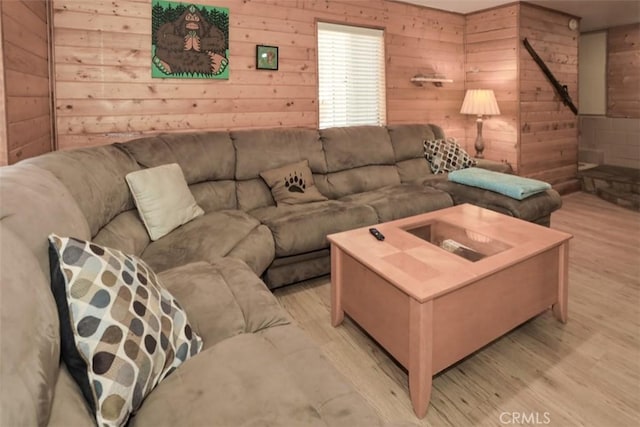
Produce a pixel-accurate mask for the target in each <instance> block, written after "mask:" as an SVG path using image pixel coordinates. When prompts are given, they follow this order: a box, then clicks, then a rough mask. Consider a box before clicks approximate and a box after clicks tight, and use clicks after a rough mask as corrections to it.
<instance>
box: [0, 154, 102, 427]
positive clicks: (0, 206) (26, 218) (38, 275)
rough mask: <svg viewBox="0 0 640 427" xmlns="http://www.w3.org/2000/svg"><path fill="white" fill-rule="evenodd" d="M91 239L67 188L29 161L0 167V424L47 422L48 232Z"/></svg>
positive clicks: (53, 361)
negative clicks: (0, 359) (0, 358)
mask: <svg viewBox="0 0 640 427" xmlns="http://www.w3.org/2000/svg"><path fill="white" fill-rule="evenodd" d="M51 232H57V233H65V234H73V235H75V236H80V237H81V238H89V236H90V232H89V225H88V224H87V221H86V220H85V218H84V215H83V213H82V211H81V209H80V207H79V206H78V204H77V203H76V202H75V200H74V198H73V197H72V195H71V193H70V192H69V190H68V189H67V187H65V186H64V185H63V184H62V183H61V182H60V181H59V180H58V179H57V178H56V177H55V176H54V175H53V174H52V173H51V172H48V171H46V170H43V169H40V168H38V167H36V166H33V165H27V164H18V165H13V166H6V167H2V168H0V254H2V255H1V256H0V286H1V287H2V289H1V291H0V292H1V294H2V298H0V315H1V319H0V336H1V337H2V339H0V345H1V354H2V363H1V364H0V365H1V368H0V384H2V386H1V387H0V407H2V411H0V425H2V426H5V425H8V426H9V425H11V426H13V425H46V423H47V420H48V419H49V411H50V407H51V401H52V398H53V389H54V387H55V385H56V380H57V377H58V370H59V366H60V365H59V355H60V334H59V324H58V313H57V310H56V306H55V303H54V300H53V296H52V294H51V290H50V287H49V256H48V249H47V236H48V235H49V233H51Z"/></svg>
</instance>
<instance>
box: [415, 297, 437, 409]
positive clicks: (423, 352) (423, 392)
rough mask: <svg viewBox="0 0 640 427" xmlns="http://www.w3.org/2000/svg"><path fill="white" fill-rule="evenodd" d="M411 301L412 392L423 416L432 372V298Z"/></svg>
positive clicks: (416, 407) (426, 405)
mask: <svg viewBox="0 0 640 427" xmlns="http://www.w3.org/2000/svg"><path fill="white" fill-rule="evenodd" d="M409 304H410V305H409V394H410V395H411V404H412V405H413V411H414V412H415V414H416V416H417V417H418V418H424V416H425V415H427V409H428V408H429V401H430V400H431V381H432V375H433V365H432V358H433V355H432V350H433V301H427V302H425V303H420V302H418V301H416V300H414V299H411V300H410V303H409Z"/></svg>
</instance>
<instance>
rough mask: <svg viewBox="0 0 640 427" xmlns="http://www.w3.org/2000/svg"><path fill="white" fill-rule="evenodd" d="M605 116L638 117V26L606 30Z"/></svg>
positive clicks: (639, 41) (639, 90) (639, 104)
mask: <svg viewBox="0 0 640 427" xmlns="http://www.w3.org/2000/svg"><path fill="white" fill-rule="evenodd" d="M607 116H609V117H631V118H640V24H632V25H625V26H621V27H613V28H609V30H608V34H607Z"/></svg>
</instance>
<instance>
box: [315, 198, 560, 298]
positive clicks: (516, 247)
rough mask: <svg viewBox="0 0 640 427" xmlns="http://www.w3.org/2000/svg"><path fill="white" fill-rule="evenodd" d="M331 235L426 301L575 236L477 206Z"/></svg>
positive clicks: (355, 255) (334, 241) (346, 249)
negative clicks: (374, 230) (381, 238)
mask: <svg viewBox="0 0 640 427" xmlns="http://www.w3.org/2000/svg"><path fill="white" fill-rule="evenodd" d="M375 227H376V228H377V229H378V230H379V231H380V232H381V233H382V234H384V236H385V240H384V241H378V240H376V239H375V238H374V237H373V236H372V235H371V234H370V233H369V228H370V227H362V228H357V229H354V230H349V231H345V232H341V233H335V234H331V235H329V236H327V238H328V239H329V241H330V242H331V243H332V244H333V245H336V246H338V247H339V248H340V249H341V250H342V251H344V252H345V253H347V254H349V255H350V256H352V257H353V258H355V259H356V260H358V261H359V262H361V263H362V264H364V265H365V266H366V267H367V268H369V269H371V270H372V271H374V272H376V273H377V274H378V275H380V276H382V277H383V278H385V279H386V280H388V281H389V282H391V283H393V284H394V285H395V286H396V287H397V288H399V289H400V290H402V291H403V292H404V293H406V294H408V295H409V296H411V297H412V298H414V299H416V300H418V301H420V302H424V301H427V300H429V299H433V298H435V297H437V296H439V295H442V294H444V293H447V292H451V291H453V290H455V289H457V288H460V287H462V286H465V285H466V284H468V283H470V282H472V281H476V280H478V279H480V278H482V277H484V276H488V275H490V274H492V273H495V272H497V271H499V270H502V269H504V268H505V267H508V266H510V265H512V264H515V263H517V262H520V261H523V260H525V259H527V258H530V257H532V256H534V255H537V254H539V253H541V252H544V251H546V250H548V249H550V248H553V247H555V246H559V245H561V244H562V243H563V242H566V241H567V240H569V239H570V238H571V237H572V236H571V235H570V234H567V233H564V232H561V231H558V230H553V229H550V228H547V227H544V226H541V225H537V224H533V223H531V222H528V221H524V220H520V219H517V218H513V217H509V216H507V215H503V214H500V213H497V212H494V211H490V210H488V209H484V208H481V207H478V206H475V205H470V204H463V205H458V206H453V207H451V208H446V209H440V210H437V211H433V212H429V213H425V214H421V215H416V216H413V217H409V218H403V219H399V220H396V221H390V222H386V223H382V224H378V225H376V226H375Z"/></svg>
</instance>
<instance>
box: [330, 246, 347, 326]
mask: <svg viewBox="0 0 640 427" xmlns="http://www.w3.org/2000/svg"><path fill="white" fill-rule="evenodd" d="M342 255H343V253H342V251H341V250H340V249H339V248H338V247H336V245H331V324H332V325H333V326H338V325H339V324H341V323H342V321H343V320H344V310H343V309H342V277H343V275H342V273H343V271H342Z"/></svg>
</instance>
